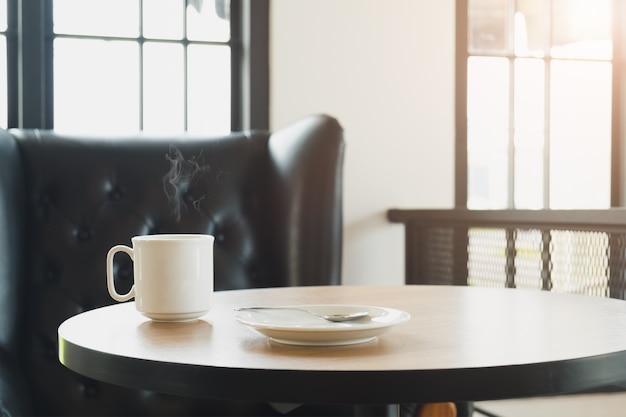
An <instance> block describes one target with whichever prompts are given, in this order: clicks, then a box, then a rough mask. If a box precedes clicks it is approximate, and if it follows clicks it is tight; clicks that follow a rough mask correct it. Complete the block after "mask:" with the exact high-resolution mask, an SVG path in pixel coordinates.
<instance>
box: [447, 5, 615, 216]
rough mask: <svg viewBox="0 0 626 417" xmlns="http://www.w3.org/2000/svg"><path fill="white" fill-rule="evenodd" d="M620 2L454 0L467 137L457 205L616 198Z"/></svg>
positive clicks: (582, 203) (548, 204)
mask: <svg viewBox="0 0 626 417" xmlns="http://www.w3.org/2000/svg"><path fill="white" fill-rule="evenodd" d="M618 3H619V0H463V1H458V2H457V6H459V7H458V8H457V13H458V16H457V23H459V24H458V26H457V27H458V29H459V33H458V34H457V48H458V49H457V87H458V88H457V124H459V126H457V129H458V133H459V136H460V137H462V138H464V139H465V142H464V143H463V145H464V146H461V147H459V149H458V150H457V163H458V165H457V166H458V167H459V168H458V169H459V170H458V172H457V187H459V189H457V192H456V196H457V205H465V204H467V207H468V208H476V209H496V208H531V209H536V208H606V207H609V206H610V205H611V204H612V203H613V202H615V201H616V195H615V194H616V191H615V190H616V189H617V187H615V185H616V184H612V182H617V181H619V179H617V178H616V176H615V172H617V171H618V170H617V166H616V164H615V161H618V159H613V158H615V157H616V153H617V152H618V151H619V148H618V147H615V146H614V144H615V141H614V140H613V139H612V138H613V137H619V134H620V133H619V132H616V131H615V130H614V129H612V114H613V112H616V111H618V109H617V107H619V106H620V105H621V104H620V103H619V102H617V101H615V102H614V100H613V95H614V94H616V93H615V92H616V91H617V87H618V86H619V85H620V83H619V76H620V73H619V72H618V71H616V69H615V68H616V66H617V63H618V62H619V53H616V52H615V51H616V50H617V45H619V44H621V42H620V40H619V39H616V36H617V35H616V33H617V32H618V31H617V30H613V29H614V28H613V24H612V23H613V21H614V19H616V18H615V17H614V16H615V15H616V13H618V11H619V6H618ZM615 21H617V20H615ZM616 80H618V82H616ZM612 163H613V165H612ZM612 186H613V188H612ZM463 187H466V189H465V190H463V189H462V188H463ZM612 192H613V195H612Z"/></svg>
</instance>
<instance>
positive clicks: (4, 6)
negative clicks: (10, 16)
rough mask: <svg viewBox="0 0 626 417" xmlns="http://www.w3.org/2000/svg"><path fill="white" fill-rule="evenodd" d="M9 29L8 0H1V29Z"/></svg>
mask: <svg viewBox="0 0 626 417" xmlns="http://www.w3.org/2000/svg"><path fill="white" fill-rule="evenodd" d="M6 30H7V0H0V31H3V32H4V31H6Z"/></svg>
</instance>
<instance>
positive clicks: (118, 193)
mask: <svg viewBox="0 0 626 417" xmlns="http://www.w3.org/2000/svg"><path fill="white" fill-rule="evenodd" d="M107 195H108V196H109V199H111V200H112V201H120V200H121V199H122V198H123V197H124V190H122V187H120V186H119V185H115V186H113V187H112V188H111V189H110V190H109V191H108V193H107Z"/></svg>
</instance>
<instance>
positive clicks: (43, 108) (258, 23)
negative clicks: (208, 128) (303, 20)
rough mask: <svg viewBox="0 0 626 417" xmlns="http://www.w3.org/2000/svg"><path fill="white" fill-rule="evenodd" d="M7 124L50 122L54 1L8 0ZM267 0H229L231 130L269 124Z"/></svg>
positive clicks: (35, 125) (40, 125)
mask: <svg viewBox="0 0 626 417" xmlns="http://www.w3.org/2000/svg"><path fill="white" fill-rule="evenodd" d="M7 8H8V10H7V11H8V28H7V63H8V68H7V77H8V80H7V81H8V85H7V95H8V120H7V121H8V127H9V128H12V127H16V128H35V129H51V128H53V127H54V126H53V114H54V105H53V103H54V100H53V96H54V91H53V74H52V66H53V62H52V42H53V37H52V27H51V26H52V2H51V1H49V0H8V5H7ZM268 21H269V0H231V32H232V35H231V40H230V42H229V44H230V47H231V83H232V84H231V106H232V108H231V130H233V131H240V130H245V129H268V128H269V111H268V103H269V85H268V84H269V64H268V58H269V57H268V41H269V22H268Z"/></svg>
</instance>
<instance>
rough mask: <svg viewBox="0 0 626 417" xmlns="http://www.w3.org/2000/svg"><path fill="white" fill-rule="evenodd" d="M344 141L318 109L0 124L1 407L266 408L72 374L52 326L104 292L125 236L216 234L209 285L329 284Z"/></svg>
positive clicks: (338, 236)
mask: <svg viewBox="0 0 626 417" xmlns="http://www.w3.org/2000/svg"><path fill="white" fill-rule="evenodd" d="M343 154H344V142H343V132H342V128H341V127H340V125H339V124H338V122H337V121H336V120H335V119H333V118H331V117H328V116H325V115H316V116H311V117H308V118H305V119H303V120H300V121H297V122H295V123H294V124H292V125H290V126H288V127H286V128H284V129H281V130H280V131H276V132H274V133H269V132H264V131H253V132H239V133H233V134H231V135H229V136H224V137H199V136H194V137H191V136H187V135H180V136H177V137H167V138H165V137H152V136H148V135H142V134H138V135H134V136H128V137H117V138H113V137H95V136H94V137H87V136H76V135H74V136H66V135H61V134H57V133H55V132H53V131H39V130H10V131H8V132H7V131H3V132H0V414H2V415H31V414H39V415H270V414H276V413H275V411H274V410H273V409H272V408H271V407H270V406H269V405H267V404H245V403H234V402H222V401H213V400H202V399H191V398H182V397H174V396H170V395H164V394H158V393H153V392H145V391H135V390H130V389H126V388H122V387H117V386H112V385H107V384H104V383H100V382H97V381H93V380H90V379H87V378H84V377H81V376H80V375H77V374H75V373H73V372H71V371H69V370H67V369H66V368H64V367H63V366H62V365H61V364H60V363H59V360H58V352H57V327H58V325H59V324H60V323H61V322H62V321H63V320H65V319H66V318H68V317H70V316H72V315H74V314H77V313H80V312H82V311H85V310H89V309H93V308H96V307H100V306H104V305H107V304H112V303H113V300H112V299H111V298H110V297H109V295H108V293H107V288H106V285H105V275H106V272H105V256H106V253H107V250H108V249H109V248H110V247H111V246H113V245H115V244H120V243H124V244H129V243H130V238H131V237H132V236H134V235H143V234H153V233H208V234H212V235H214V236H215V238H216V242H215V249H214V256H215V287H216V290H225V289H237V288H250V287H270V286H291V285H317V284H339V283H340V281H341V277H340V272H341V247H342V246H341V245H342V214H341V213H342V209H341V206H342V204H341V202H342V201H341V200H342V164H343ZM117 258H119V259H116V262H117V264H116V268H117V271H118V272H117V276H118V282H117V285H118V288H119V291H125V290H126V289H127V288H129V286H130V284H131V281H132V265H131V263H130V261H129V260H125V259H124V258H126V257H122V256H120V257H117ZM305 410H306V409H305ZM297 412H301V413H304V412H305V411H297ZM313 412H315V411H313Z"/></svg>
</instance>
